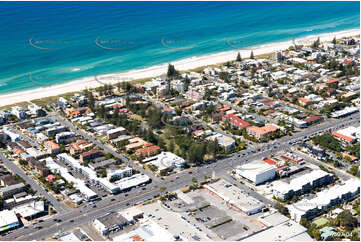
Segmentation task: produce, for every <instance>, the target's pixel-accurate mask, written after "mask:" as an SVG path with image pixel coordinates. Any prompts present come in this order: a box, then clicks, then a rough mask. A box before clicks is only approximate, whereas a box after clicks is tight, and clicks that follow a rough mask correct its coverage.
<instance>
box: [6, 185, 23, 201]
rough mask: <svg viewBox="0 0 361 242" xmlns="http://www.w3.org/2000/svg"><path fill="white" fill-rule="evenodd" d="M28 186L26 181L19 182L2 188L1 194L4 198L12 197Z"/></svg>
mask: <svg viewBox="0 0 361 242" xmlns="http://www.w3.org/2000/svg"><path fill="white" fill-rule="evenodd" d="M25 189H26V186H25V185H24V183H18V184H14V185H10V186H6V187H2V188H0V196H1V197H3V198H4V199H7V198H10V197H12V196H13V195H14V194H17V193H20V192H23V191H25Z"/></svg>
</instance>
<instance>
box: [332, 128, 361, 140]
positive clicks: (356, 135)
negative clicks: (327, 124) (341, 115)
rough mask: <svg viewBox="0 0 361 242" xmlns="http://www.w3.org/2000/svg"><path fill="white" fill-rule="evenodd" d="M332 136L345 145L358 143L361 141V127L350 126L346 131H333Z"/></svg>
mask: <svg viewBox="0 0 361 242" xmlns="http://www.w3.org/2000/svg"><path fill="white" fill-rule="evenodd" d="M332 135H333V136H334V137H335V138H336V139H338V140H340V141H342V142H345V143H350V144H353V143H356V142H357V141H358V140H359V139H360V127H357V128H356V127H353V126H349V127H346V128H344V129H340V130H337V131H333V132H332Z"/></svg>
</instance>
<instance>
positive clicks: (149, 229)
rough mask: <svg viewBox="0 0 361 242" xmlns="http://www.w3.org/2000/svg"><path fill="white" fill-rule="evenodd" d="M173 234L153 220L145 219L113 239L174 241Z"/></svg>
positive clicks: (126, 241)
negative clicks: (136, 226)
mask: <svg viewBox="0 0 361 242" xmlns="http://www.w3.org/2000/svg"><path fill="white" fill-rule="evenodd" d="M175 240H176V239H175V238H174V235H173V234H171V233H170V232H169V231H168V230H166V229H164V228H162V227H161V226H159V225H158V224H156V223H155V222H153V221H151V220H147V221H145V222H144V223H142V224H141V226H140V227H138V228H137V229H135V230H132V231H130V232H128V233H124V234H121V235H118V236H116V237H114V238H113V241H124V242H131V241H175Z"/></svg>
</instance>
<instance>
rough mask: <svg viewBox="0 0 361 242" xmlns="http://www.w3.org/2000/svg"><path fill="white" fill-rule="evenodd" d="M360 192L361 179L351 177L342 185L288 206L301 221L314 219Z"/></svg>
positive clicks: (291, 212)
mask: <svg viewBox="0 0 361 242" xmlns="http://www.w3.org/2000/svg"><path fill="white" fill-rule="evenodd" d="M359 194H360V181H359V180H358V179H349V180H347V181H345V183H344V184H342V185H339V184H338V185H335V186H333V187H331V188H329V189H327V190H323V191H321V192H319V193H317V194H316V196H315V197H313V198H311V199H302V200H301V201H298V202H296V203H294V204H291V205H288V206H287V207H288V210H289V212H290V215H291V218H292V219H294V220H295V221H297V222H299V221H300V220H301V218H307V219H312V218H314V217H316V216H318V215H320V214H321V213H322V212H323V211H325V210H328V209H330V208H332V207H334V206H335V205H337V204H340V203H342V202H345V201H350V200H352V199H354V198H356V197H357V196H358V195H359Z"/></svg>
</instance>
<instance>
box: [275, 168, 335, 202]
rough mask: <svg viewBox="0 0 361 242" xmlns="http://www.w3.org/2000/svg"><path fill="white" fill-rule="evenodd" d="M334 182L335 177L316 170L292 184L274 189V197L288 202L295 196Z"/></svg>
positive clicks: (296, 179) (278, 185)
mask: <svg viewBox="0 0 361 242" xmlns="http://www.w3.org/2000/svg"><path fill="white" fill-rule="evenodd" d="M331 182H333V175H332V174H330V173H327V172H325V171H323V170H314V171H312V172H311V173H307V174H304V175H302V176H299V177H297V178H295V179H292V180H291V181H290V183H289V184H288V183H284V182H280V183H279V184H277V186H274V188H273V195H274V196H275V197H276V198H280V199H283V200H288V199H290V198H292V196H293V195H301V194H304V193H307V192H309V191H311V190H312V189H314V188H316V187H319V186H323V185H327V184H329V183H331Z"/></svg>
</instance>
